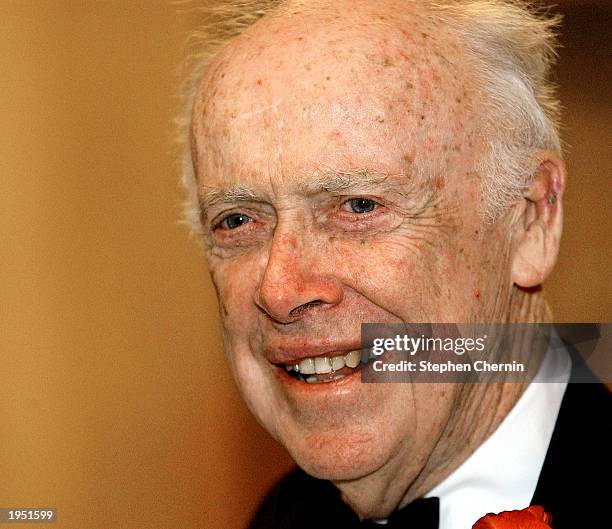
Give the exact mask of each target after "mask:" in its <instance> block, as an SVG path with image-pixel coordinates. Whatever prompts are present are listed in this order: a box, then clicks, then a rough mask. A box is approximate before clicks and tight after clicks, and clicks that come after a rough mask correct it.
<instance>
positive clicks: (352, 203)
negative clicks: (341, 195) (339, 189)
mask: <svg viewBox="0 0 612 529" xmlns="http://www.w3.org/2000/svg"><path fill="white" fill-rule="evenodd" d="M345 204H346V205H347V206H348V207H349V208H350V211H351V212H352V213H360V214H362V213H370V212H371V211H374V209H375V208H376V206H377V203H376V202H374V201H373V200H371V199H369V198H351V199H350V200H347V201H346V202H345Z"/></svg>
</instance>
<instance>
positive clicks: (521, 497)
mask: <svg viewBox="0 0 612 529" xmlns="http://www.w3.org/2000/svg"><path fill="white" fill-rule="evenodd" d="M570 371H571V360H570V357H569V355H568V354H567V351H565V350H564V351H563V353H562V354H560V353H559V352H558V351H557V352H556V353H555V354H551V352H550V351H549V352H548V353H547V354H546V355H545V357H544V359H543V361H542V365H541V366H540V369H539V371H538V373H537V375H536V377H535V378H534V381H533V382H532V383H531V384H530V385H529V386H528V387H527V389H526V390H525V392H524V393H523V395H522V396H521V397H520V398H519V400H518V401H517V402H516V404H515V405H514V407H513V408H512V410H510V413H508V415H507V416H506V418H505V419H504V420H503V421H502V423H501V424H500V425H499V427H498V428H497V430H495V432H493V434H492V435H491V436H490V437H489V438H488V439H487V440H486V441H485V442H484V443H483V444H482V445H480V446H479V447H478V448H477V449H476V451H475V452H474V453H473V454H472V455H471V456H470V457H469V458H468V459H467V460H466V461H465V462H464V463H463V464H462V465H461V466H460V467H459V468H458V469H457V470H455V471H454V472H453V473H452V474H451V475H450V476H448V477H447V478H446V479H445V480H444V481H443V482H442V483H440V484H439V485H437V486H436V487H435V488H434V489H433V490H431V492H430V493H429V494H427V496H426V497H430V496H437V497H439V498H440V526H439V529H470V528H471V527H472V525H474V523H476V521H477V520H478V519H479V518H481V517H482V516H484V515H485V514H487V513H489V512H493V513H498V512H500V511H508V510H514V509H524V508H525V507H528V506H529V504H530V502H531V498H532V497H533V493H534V492H535V489H536V485H537V483H538V478H539V475H540V471H541V470H542V465H543V464H544V458H545V457H546V452H547V450H548V445H549V443H550V439H551V437H552V433H553V430H554V427H555V422H556V420H557V415H558V413H559V408H560V407H561V401H562V399H563V395H564V393H565V389H566V387H567V381H568V380H569V376H570ZM538 380H548V381H550V380H557V381H558V382H538Z"/></svg>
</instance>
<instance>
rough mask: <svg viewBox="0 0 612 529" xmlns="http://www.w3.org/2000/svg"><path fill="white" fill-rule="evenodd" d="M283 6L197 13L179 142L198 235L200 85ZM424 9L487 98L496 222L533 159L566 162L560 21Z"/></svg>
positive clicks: (538, 15)
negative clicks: (558, 69) (243, 36)
mask: <svg viewBox="0 0 612 529" xmlns="http://www.w3.org/2000/svg"><path fill="white" fill-rule="evenodd" d="M406 1H407V2H408V1H411V0H406ZM189 3H191V2H189ZM286 3H288V2H287V0H204V1H203V2H202V3H201V5H199V6H198V7H197V8H196V7H193V8H192V9H194V10H196V11H198V12H199V13H200V16H201V19H202V23H201V25H200V26H199V28H198V29H197V30H196V31H195V32H194V33H193V34H192V36H191V37H190V39H189V40H188V46H187V48H188V51H187V54H186V57H187V58H186V60H185V63H184V65H183V68H182V77H183V79H184V81H183V86H182V91H181V116H180V117H179V119H178V120H177V124H178V135H177V141H178V144H179V146H180V148H181V151H182V157H181V159H182V168H181V174H182V176H181V182H182V184H183V187H184V189H185V191H186V193H187V197H186V202H185V208H184V211H185V220H186V222H187V223H188V224H189V226H190V227H191V229H192V231H194V232H196V233H200V232H201V222H200V206H199V200H198V189H197V182H196V176H195V170H194V164H193V160H192V157H191V149H190V141H189V138H190V125H191V111H192V108H193V103H194V97H195V93H196V90H197V87H198V84H199V81H200V80H201V78H202V75H203V73H204V71H205V70H206V68H207V67H208V65H209V64H210V62H211V60H212V59H213V57H214V56H215V55H216V53H217V52H218V51H219V50H220V48H221V47H223V46H224V45H225V44H226V43H227V42H229V41H230V40H231V39H232V38H234V37H236V36H238V35H239V34H240V33H242V31H244V30H245V29H246V28H247V27H249V26H250V25H252V24H254V23H255V22H256V21H257V20H259V19H260V18H261V17H262V16H264V15H266V14H268V13H270V12H271V11H273V10H274V9H276V8H278V7H279V6H281V5H283V4H286ZM422 5H424V6H425V7H426V8H428V9H429V13H430V15H431V16H433V17H436V18H438V19H442V20H443V21H444V22H445V23H446V24H447V25H448V26H449V27H450V28H451V29H452V30H454V31H455V32H456V34H457V35H458V37H459V38H460V39H461V41H462V42H463V43H464V44H465V46H466V48H467V50H468V53H469V54H470V55H471V58H472V60H473V63H474V66H475V69H476V72H477V75H478V76H479V79H478V81H479V82H480V84H481V85H482V88H483V93H484V94H485V97H484V101H482V105H483V106H482V108H481V113H482V116H483V123H482V134H483V136H484V137H486V139H487V140H486V141H487V144H488V152H487V154H486V155H485V156H484V157H483V158H482V159H480V160H479V161H478V162H477V164H476V167H475V171H476V172H477V173H478V174H479V175H480V176H481V186H482V198H483V200H482V206H481V214H482V216H483V217H484V218H485V219H486V220H488V221H489V222H493V221H494V220H495V219H496V218H498V217H499V216H500V215H501V214H502V213H503V212H504V211H505V210H506V208H507V207H508V206H509V205H511V204H512V203H514V202H515V201H516V200H517V199H518V198H519V197H520V196H521V194H522V192H523V190H524V189H525V187H526V186H527V185H528V184H529V182H530V180H531V178H532V177H533V175H534V173H535V171H536V169H537V161H536V160H535V159H534V154H535V153H536V152H538V151H539V150H550V151H552V152H554V153H555V154H557V155H559V156H560V155H561V141H560V138H559V103H558V101H557V99H556V98H555V86H554V84H553V83H552V82H551V80H550V70H551V67H552V66H553V64H554V62H555V59H556V47H557V39H556V30H557V27H558V25H559V22H560V16H559V15H556V16H550V15H549V14H548V12H547V11H544V10H542V9H539V8H537V7H535V6H534V4H533V3H531V2H528V1H522V0H438V1H435V0H424V1H423V2H422Z"/></svg>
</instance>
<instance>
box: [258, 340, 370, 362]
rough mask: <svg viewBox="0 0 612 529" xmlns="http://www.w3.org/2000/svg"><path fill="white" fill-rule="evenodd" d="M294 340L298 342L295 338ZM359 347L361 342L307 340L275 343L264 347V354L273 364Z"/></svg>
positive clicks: (339, 352)
mask: <svg viewBox="0 0 612 529" xmlns="http://www.w3.org/2000/svg"><path fill="white" fill-rule="evenodd" d="M296 342H300V341H299V340H296ZM357 349H361V342H355V341H352V342H342V343H333V344H329V343H327V344H313V343H312V342H309V341H308V340H303V341H302V343H292V344H290V345H289V344H277V345H276V346H274V347H266V348H265V350H264V355H265V357H266V358H267V359H268V361H270V362H271V363H273V364H297V363H299V362H300V360H303V359H304V358H310V357H317V356H338V355H341V354H346V353H349V352H350V351H355V350H357Z"/></svg>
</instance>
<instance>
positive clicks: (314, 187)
mask: <svg viewBox="0 0 612 529" xmlns="http://www.w3.org/2000/svg"><path fill="white" fill-rule="evenodd" d="M413 185H414V182H413V180H412V179H411V178H410V176H409V175H407V174H397V175H391V174H388V173H377V172H373V171H370V170H368V169H354V170H346V171H338V170H326V171H319V172H317V173H316V174H315V175H314V176H313V177H311V178H310V179H308V180H307V181H305V182H302V183H300V184H299V185H298V186H297V189H298V192H299V193H301V194H304V195H306V196H310V195H316V194H319V193H339V192H351V191H355V192H359V191H363V190H365V189H368V188H372V187H377V188H382V190H383V191H393V192H395V193H398V194H401V195H404V196H406V195H408V194H410V188H411V187H413ZM266 201H268V198H266V197H264V196H263V195H262V194H261V193H258V192H257V191H255V190H253V189H250V188H248V187H246V186H243V185H237V186H235V187H231V188H227V189H219V188H216V187H212V186H208V187H207V186H204V187H203V189H202V190H201V192H200V199H199V202H200V208H201V210H202V212H205V211H206V210H207V209H208V208H211V207H212V206H215V205H217V204H226V203H228V204H229V203H238V202H266Z"/></svg>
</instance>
